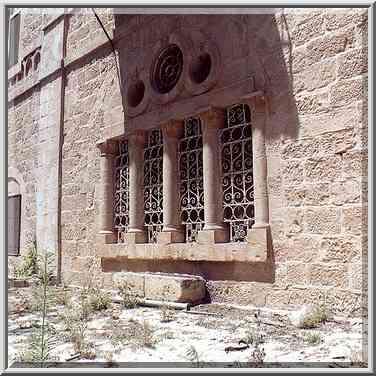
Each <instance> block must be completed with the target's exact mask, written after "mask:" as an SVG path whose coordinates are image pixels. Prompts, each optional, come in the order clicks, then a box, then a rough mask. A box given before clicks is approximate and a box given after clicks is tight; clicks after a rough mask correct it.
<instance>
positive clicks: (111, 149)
mask: <svg viewBox="0 0 376 376" xmlns="http://www.w3.org/2000/svg"><path fill="white" fill-rule="evenodd" d="M116 144H117V143H116V141H114V140H104V141H100V142H99V143H97V148H98V149H99V150H100V152H101V157H105V156H111V155H115V154H116V146H117V145H116Z"/></svg>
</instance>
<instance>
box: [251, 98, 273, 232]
mask: <svg viewBox="0 0 376 376" xmlns="http://www.w3.org/2000/svg"><path fill="white" fill-rule="evenodd" d="M249 105H250V109H251V123H252V148H253V181H254V203H255V223H254V225H253V228H264V227H268V226H269V204H268V188H267V159H266V149H265V120H266V116H267V102H266V98H265V97H254V98H253V99H250V100H249Z"/></svg>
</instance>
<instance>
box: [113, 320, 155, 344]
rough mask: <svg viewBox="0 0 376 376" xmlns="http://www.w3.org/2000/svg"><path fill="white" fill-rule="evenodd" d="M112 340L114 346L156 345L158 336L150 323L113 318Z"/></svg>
mask: <svg viewBox="0 0 376 376" xmlns="http://www.w3.org/2000/svg"><path fill="white" fill-rule="evenodd" d="M110 331H111V334H110V340H111V343H112V345H113V346H117V345H126V344H130V345H133V346H135V347H137V348H140V347H154V346H155V345H156V343H157V342H158V338H157V337H156V336H155V335H154V334H153V330H152V328H151V326H150V324H149V323H148V322H147V321H146V320H143V322H142V323H141V322H139V321H137V320H134V319H130V320H129V321H128V322H127V323H126V324H120V323H119V322H118V321H115V320H112V321H111V325H110Z"/></svg>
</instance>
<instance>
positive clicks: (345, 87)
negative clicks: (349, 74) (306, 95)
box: [330, 78, 366, 107]
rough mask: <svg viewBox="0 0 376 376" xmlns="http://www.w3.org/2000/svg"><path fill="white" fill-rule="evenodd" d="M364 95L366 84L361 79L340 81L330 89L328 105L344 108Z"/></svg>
mask: <svg viewBox="0 0 376 376" xmlns="http://www.w3.org/2000/svg"><path fill="white" fill-rule="evenodd" d="M365 95H366V83H365V82H364V80H363V78H355V79H351V80H341V81H338V82H337V83H335V84H334V85H333V86H332V87H331V88H330V105H331V106H333V107H340V106H345V105H347V104H350V103H353V102H354V101H356V100H360V99H362V98H364V97H365Z"/></svg>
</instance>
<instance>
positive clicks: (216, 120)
mask: <svg viewBox="0 0 376 376" xmlns="http://www.w3.org/2000/svg"><path fill="white" fill-rule="evenodd" d="M199 117H200V118H202V119H203V120H204V122H205V127H206V128H209V129H217V128H223V126H224V123H225V110H223V109H221V108H218V107H210V108H209V109H208V110H207V111H204V112H201V113H200V114H199Z"/></svg>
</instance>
